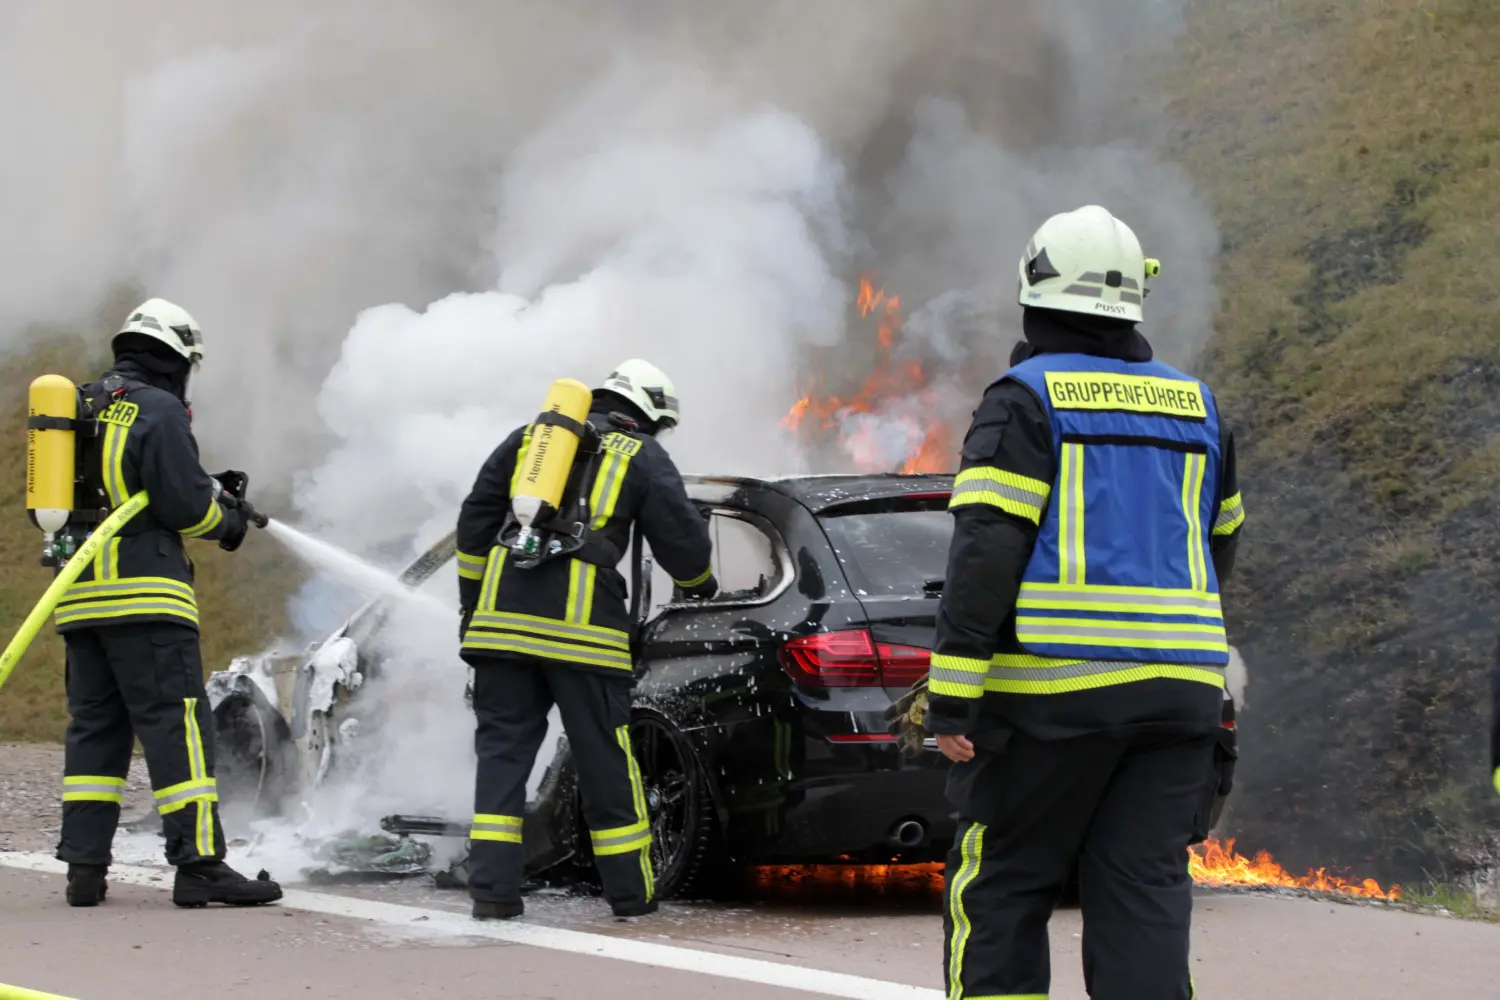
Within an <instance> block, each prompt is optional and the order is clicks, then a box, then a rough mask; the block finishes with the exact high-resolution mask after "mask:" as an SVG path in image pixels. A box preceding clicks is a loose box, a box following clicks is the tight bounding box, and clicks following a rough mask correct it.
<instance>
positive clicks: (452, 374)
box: [297, 75, 846, 547]
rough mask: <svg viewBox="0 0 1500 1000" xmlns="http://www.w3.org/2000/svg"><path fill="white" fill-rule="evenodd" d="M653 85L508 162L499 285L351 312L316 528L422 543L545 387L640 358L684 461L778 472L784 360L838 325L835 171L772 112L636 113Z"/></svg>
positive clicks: (827, 340) (532, 143) (307, 484)
mask: <svg viewBox="0 0 1500 1000" xmlns="http://www.w3.org/2000/svg"><path fill="white" fill-rule="evenodd" d="M667 82H668V81H664V80H659V79H655V78H646V79H641V78H639V77H636V76H634V75H631V76H629V77H621V76H616V77H611V78H610V79H609V80H608V81H607V82H606V83H605V84H604V85H603V86H602V87H601V88H599V89H598V90H595V91H592V92H590V93H588V94H587V95H585V96H584V97H583V99H582V100H580V101H579V103H578V104H576V105H575V106H574V107H572V108H571V109H569V110H568V111H566V112H564V113H563V114H561V115H560V116H559V118H558V119H557V120H556V121H554V122H553V123H552V124H551V125H549V126H548V127H547V128H546V129H544V130H542V131H541V132H539V133H538V134H536V135H535V136H533V137H532V138H531V139H530V140H529V141H528V142H526V143H525V144H523V145H522V146H521V147H520V148H519V149H518V150H517V151H516V153H515V155H514V156H513V157H512V159H511V160H510V163H509V167H508V169H507V170H506V172H505V174H504V176H503V179H502V181H501V183H500V185H499V192H500V199H499V200H500V213H499V216H500V220H501V222H500V226H499V229H498V232H497V235H496V238H495V247H496V252H497V256H498V259H499V260H500V261H501V275H500V280H499V288H498V289H497V290H495V291H490V292H481V293H474V294H464V293H459V294H454V295H451V296H448V297H446V298H443V299H441V300H439V301H437V302H434V303H433V304H431V305H430V306H428V307H427V308H426V309H425V310H424V311H420V312H419V311H416V310H413V309H410V308H408V307H406V306H403V305H399V304H392V305H386V306H380V307H376V308H372V309H369V310H367V311H366V312H364V313H363V314H362V315H361V316H360V318H359V321H358V322H357V323H356V324H355V326H354V329H353V330H352V331H351V333H350V334H349V337H348V339H347V340H346V341H345V342H344V346H343V350H342V353H341V356H340V358H339V360H338V362H337V364H336V365H335V366H334V368H333V371H332V372H331V373H330V375H329V377H328V379H327V380H326V382H325V383H324V385H323V388H322V390H321V392H320V393H319V396H318V411H319V415H320V416H321V418H322V420H323V422H324V424H325V425H326V426H327V427H328V428H329V429H330V430H331V431H332V432H333V433H334V434H335V435H337V436H338V438H339V444H338V446H337V447H336V448H335V449H334V450H333V452H332V454H331V455H330V456H329V458H328V459H327V460H326V461H325V462H324V463H322V464H321V465H320V466H319V467H317V468H316V469H315V470H314V471H313V472H312V473H310V474H309V475H308V476H307V477H306V479H305V481H304V483H303V484H302V486H301V488H299V489H298V491H297V502H298V505H299V507H300V508H301V510H302V511H303V512H304V514H305V515H306V517H307V519H308V520H309V521H310V522H311V523H313V524H315V526H316V527H317V528H318V529H319V530H322V531H324V532H326V533H328V534H329V535H330V536H332V537H334V538H336V539H338V540H340V541H342V542H343V543H344V544H349V545H354V546H366V547H371V546H380V545H383V544H386V543H388V542H390V541H392V540H394V539H401V538H409V537H411V536H412V533H413V531H416V533H417V536H418V538H417V541H418V544H420V545H425V544H426V543H428V542H430V541H431V539H432V538H433V537H436V536H439V535H441V534H442V533H443V532H445V531H448V530H451V529H452V522H453V515H454V512H455V511H456V509H457V505H458V502H459V501H460V500H461V499H462V497H463V495H464V494H465V493H466V492H467V491H468V488H469V486H470V485H471V483H472V481H473V478H474V474H475V472H476V470H477V468H478V466H479V464H480V462H482V461H483V459H484V458H485V456H486V455H488V453H489V452H490V450H491V449H493V448H494V447H495V445H496V444H497V443H498V442H499V441H500V439H501V438H503V437H504V436H505V435H506V434H507V433H509V432H510V430H511V429H512V428H514V427H516V426H517V425H519V424H522V423H525V422H526V421H527V420H528V419H530V417H531V416H533V415H534V414H535V413H536V411H537V409H538V408H539V407H540V405H541V400H542V397H543V395H544V394H545V392H546V388H547V385H548V384H549V383H550V382H551V380H553V379H555V378H558V377H561V376H572V377H576V378H583V379H586V380H591V381H595V382H597V381H598V380H600V379H602V378H603V377H604V375H606V374H607V373H608V372H609V369H610V368H611V367H612V366H613V365H614V364H616V363H617V362H619V361H622V360H624V359H625V358H628V357H635V356H640V357H645V358H648V359H651V360H654V361H656V362H657V363H658V364H660V365H661V366H662V367H663V368H665V369H667V370H668V372H669V374H671V375H672V377H673V378H674V380H675V381H676V384H677V389H678V394H679V396H680V398H681V399H682V406H683V411H682V412H683V420H682V425H681V427H680V429H679V430H678V431H677V432H676V434H675V435H674V436H673V437H672V438H670V439H669V442H668V443H669V445H670V447H671V448H672V449H673V451H674V453H675V454H676V456H677V458H678V461H679V463H680V464H683V465H684V466H686V467H691V468H698V469H702V470H704V471H715V472H735V473H745V474H755V473H774V472H783V471H795V468H796V464H797V457H796V456H795V454H793V453H790V452H789V451H788V450H787V449H786V447H785V442H784V440H783V438H782V435H781V432H780V430H779V428H778V426H777V424H776V421H775V419H767V418H768V417H773V416H774V415H777V414H780V413H782V412H785V410H786V408H787V406H788V405H790V403H791V402H792V393H793V380H792V377H791V376H792V374H793V372H794V369H795V366H796V365H797V362H798V356H799V349H800V348H802V347H803V346H805V345H808V344H823V345H828V344H832V343H834V342H835V341H836V340H837V338H838V336H839V334H840V331H841V329H842V322H843V316H844V308H845V305H846V293H845V289H844V287H843V284H842V283H841V281H840V280H839V279H838V277H837V270H836V266H835V262H834V261H833V260H831V259H830V256H829V255H830V252H831V251H836V250H837V249H838V248H839V247H840V246H841V245H842V242H843V237H842V228H841V219H840V216H839V209H838V204H837V201H836V196H837V194H838V192H839V189H840V187H839V184H840V171H839V167H838V164H837V162H836V161H835V160H833V159H832V158H831V157H830V156H829V155H828V153H827V151H826V150H825V149H824V148H823V145H822V143H821V142H820V141H819V139H818V137H817V135H816V134H815V133H814V132H813V131H812V130H811V129H810V128H809V127H808V126H807V125H806V124H805V123H803V122H802V121H800V120H798V119H796V118H794V117H792V116H790V115H788V114H785V113H783V112H778V111H772V110H767V111H762V112H759V113H755V114H751V115H747V116H743V117H728V118H725V119H723V120H720V121H717V122H708V123H704V124H699V123H698V122H694V121H691V120H689V121H687V122H651V121H647V122H641V121H638V120H634V119H632V118H631V117H630V115H629V111H630V109H631V107H633V106H636V102H638V101H639V100H641V99H642V96H643V95H649V94H651V93H658V94H659V93H661V92H663V89H664V86H665V84H666V83H667ZM671 82H674V83H675V82H677V81H671ZM582 134H587V135H590V136H592V143H591V146H590V148H588V149H587V150H584V151H580V150H578V149H576V148H573V146H572V140H574V139H575V138H576V137H577V136H578V135H582ZM393 468H395V469H400V470H401V475H400V476H395V477H393V476H392V475H391V470H392V469H393Z"/></svg>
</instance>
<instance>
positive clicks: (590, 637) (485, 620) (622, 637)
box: [469, 611, 630, 649]
mask: <svg viewBox="0 0 1500 1000" xmlns="http://www.w3.org/2000/svg"><path fill="white" fill-rule="evenodd" d="M469 627H470V628H471V629H477V630H479V631H486V630H491V631H499V632H509V631H515V632H531V633H534V634H536V635H543V636H547V637H548V638H552V639H573V640H576V641H579V642H591V643H595V644H597V645H600V646H610V647H613V648H615V649H629V648H630V636H629V635H628V634H627V633H626V632H624V631H623V630H622V629H617V628H606V627H605V626H603V625H579V624H574V623H572V622H560V621H558V620H557V619H556V618H543V617H542V616H541V615H523V614H520V613H518V612H515V611H476V612H475V613H474V617H473V618H472V619H471V620H470V622H469Z"/></svg>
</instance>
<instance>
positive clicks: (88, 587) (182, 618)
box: [56, 369, 240, 633]
mask: <svg viewBox="0 0 1500 1000" xmlns="http://www.w3.org/2000/svg"><path fill="white" fill-rule="evenodd" d="M111 374H114V375H116V376H117V378H116V379H115V380H109V376H110V375H111ZM122 375H123V376H124V377H123V378H121V377H119V376H122ZM101 381H102V383H103V384H104V385H106V386H107V385H111V384H113V385H116V386H118V388H117V391H116V392H115V393H113V395H110V394H108V393H101V392H100V391H99V387H100V384H101V383H92V384H90V385H86V386H83V387H82V392H83V394H84V396H85V397H86V398H90V399H93V400H94V401H95V404H96V406H97V409H96V411H95V412H96V413H97V414H98V420H99V423H98V433H97V434H96V435H95V436H93V437H90V438H84V439H82V440H81V441H80V459H79V461H80V463H81V465H82V470H83V481H84V484H85V488H84V489H83V490H82V491H80V492H81V497H80V501H79V502H80V505H82V504H84V503H92V502H94V500H95V497H93V496H91V494H95V493H97V502H98V503H99V504H100V509H102V510H109V509H113V508H115V507H118V506H120V505H121V504H122V503H124V502H125V500H126V499H128V498H129V497H131V496H133V495H134V494H135V493H137V492H138V491H140V490H146V491H147V492H148V494H149V496H150V502H149V503H148V504H147V506H146V508H145V509H144V510H142V511H141V512H140V513H138V514H136V515H135V517H133V518H131V519H130V520H129V521H127V522H126V523H125V526H124V527H123V528H121V529H120V532H119V534H118V535H116V536H115V537H114V538H112V539H110V541H109V542H108V543H107V544H105V545H104V546H103V547H102V548H100V550H99V554H98V555H97V556H95V558H94V559H93V560H92V561H91V562H90V564H89V565H88V566H86V567H85V568H84V570H83V572H82V573H81V574H79V577H78V580H77V582H75V583H74V584H73V585H72V586H70V587H69V588H68V590H67V592H66V593H65V594H64V595H63V598H62V600H61V601H60V602H59V603H58V605H57V611H56V622H57V630H58V631H59V632H63V633H66V632H70V631H73V630H75V629H83V628H96V627H99V626H104V625H119V624H127V623H143V622H170V623H172V624H175V625H187V626H189V627H191V628H194V629H196V628H197V627H198V603H197V600H196V598H195V597H194V594H193V567H192V563H191V562H190V561H189V560H188V557H187V553H186V552H185V551H184V550H183V542H182V540H183V538H185V537H186V538H206V539H217V538H221V537H223V535H224V534H225V533H226V532H227V531H230V530H236V529H238V528H239V527H240V522H239V516H240V515H239V514H238V512H236V511H232V510H226V509H225V508H224V507H223V506H222V505H220V504H219V503H218V501H217V500H215V499H214V495H215V494H214V483H213V480H212V479H211V478H210V477H209V475H208V473H207V472H204V471H203V467H202V466H201V465H199V464H198V442H197V441H196V440H195V439H194V437H193V429H192V422H191V418H190V417H189V415H188V410H187V407H186V406H185V405H184V404H183V402H182V401H181V400H180V399H178V398H177V397H176V396H175V395H173V394H172V393H171V392H169V391H167V390H166V389H164V388H161V387H159V386H158V385H155V384H152V383H153V382H154V381H157V379H156V378H155V377H153V376H152V375H150V374H149V373H145V372H141V371H135V370H126V369H118V370H117V371H115V372H106V373H105V376H104V379H103V380H101ZM92 527H93V525H92V524H77V525H70V526H69V528H68V530H69V531H70V532H72V533H73V534H75V536H76V537H78V538H80V539H81V538H83V537H85V536H86V535H87V533H88V532H89V531H90V530H91V528H92Z"/></svg>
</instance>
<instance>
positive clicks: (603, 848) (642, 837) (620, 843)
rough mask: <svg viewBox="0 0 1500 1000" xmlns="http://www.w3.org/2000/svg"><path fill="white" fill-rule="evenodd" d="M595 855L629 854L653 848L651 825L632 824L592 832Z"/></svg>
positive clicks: (590, 835)
mask: <svg viewBox="0 0 1500 1000" xmlns="http://www.w3.org/2000/svg"><path fill="white" fill-rule="evenodd" d="M589 839H590V840H592V841H593V843H594V853H595V854H628V853H630V852H631V851H638V850H640V849H641V848H643V847H650V846H651V824H650V823H632V824H630V825H629V826H617V827H614V828H613V829H609V830H591V831H589Z"/></svg>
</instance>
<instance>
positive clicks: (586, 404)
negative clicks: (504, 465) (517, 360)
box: [510, 378, 594, 529]
mask: <svg viewBox="0 0 1500 1000" xmlns="http://www.w3.org/2000/svg"><path fill="white" fill-rule="evenodd" d="M593 400H594V393H593V390H592V389H590V388H589V387H588V386H586V385H584V384H583V383H582V382H580V381H578V380H577V379H572V378H560V379H558V380H557V381H556V382H553V383H552V387H551V388H550V389H548V390H547V398H546V401H545V402H543V403H542V413H543V414H547V413H555V414H557V415H559V416H563V417H567V418H569V419H571V420H574V421H577V422H578V423H580V424H581V423H583V422H584V421H585V420H587V419H588V417H589V408H590V407H591V406H592V405H593ZM578 442H579V438H578V435H577V434H575V433H573V432H572V431H571V430H569V429H568V428H566V427H560V426H558V425H557V424H547V423H537V424H536V425H535V426H534V427H533V428H532V430H531V441H530V443H529V444H528V445H527V446H526V452H525V454H523V455H522V456H521V466H520V469H521V476H520V480H519V481H518V483H517V484H516V488H515V490H514V491H513V493H512V495H511V498H510V507H511V510H512V511H513V512H514V513H515V515H516V520H517V521H519V522H520V523H521V527H522V528H527V529H529V528H530V527H531V523H532V522H533V521H535V520H536V518H537V515H538V514H540V513H541V511H542V507H543V506H544V505H545V506H548V507H551V508H552V509H553V510H556V509H557V506H558V504H560V503H561V502H562V495H563V488H564V487H566V486H567V484H568V473H569V472H571V471H572V470H573V459H574V458H575V457H576V456H577V454H578Z"/></svg>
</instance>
